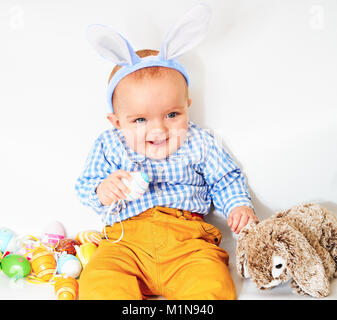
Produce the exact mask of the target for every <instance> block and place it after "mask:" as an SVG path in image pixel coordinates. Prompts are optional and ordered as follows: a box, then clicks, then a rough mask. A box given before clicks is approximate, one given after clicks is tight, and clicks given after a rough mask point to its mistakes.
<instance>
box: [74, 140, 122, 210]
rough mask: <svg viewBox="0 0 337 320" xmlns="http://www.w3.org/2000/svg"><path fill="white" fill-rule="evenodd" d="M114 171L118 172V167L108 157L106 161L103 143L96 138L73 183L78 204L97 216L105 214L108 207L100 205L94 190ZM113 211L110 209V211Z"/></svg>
mask: <svg viewBox="0 0 337 320" xmlns="http://www.w3.org/2000/svg"><path fill="white" fill-rule="evenodd" d="M116 170H118V166H117V165H116V163H115V162H114V161H112V160H110V157H109V161H108V160H107V157H106V154H105V152H104V147H103V141H102V139H101V138H98V139H97V140H96V141H95V143H94V145H93V147H92V148H91V151H90V152H89V155H88V157H87V160H86V163H85V168H84V170H83V172H82V174H81V175H80V176H79V178H78V179H77V181H76V183H75V191H76V193H77V196H78V197H79V200H80V202H81V203H82V204H83V205H85V206H89V207H91V208H92V209H94V210H95V211H96V212H97V213H98V214H99V215H101V214H102V213H104V212H106V211H107V209H108V208H109V207H110V206H109V205H108V206H103V205H102V204H101V202H100V201H99V199H98V197H97V194H96V188H97V187H98V185H99V184H100V183H101V181H103V180H104V179H105V178H106V177H108V176H109V175H110V174H111V173H112V172H114V171H116ZM116 206H117V203H116ZM115 209H116V208H112V211H114V210H115Z"/></svg>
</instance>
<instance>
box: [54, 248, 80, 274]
mask: <svg viewBox="0 0 337 320" xmlns="http://www.w3.org/2000/svg"><path fill="white" fill-rule="evenodd" d="M81 271H82V265H81V262H80V260H79V259H78V258H76V257H75V256H74V255H72V254H66V253H64V254H62V255H61V256H60V257H59V258H58V260H57V272H58V274H63V275H66V276H69V277H73V278H77V277H78V276H79V275H80V273H81Z"/></svg>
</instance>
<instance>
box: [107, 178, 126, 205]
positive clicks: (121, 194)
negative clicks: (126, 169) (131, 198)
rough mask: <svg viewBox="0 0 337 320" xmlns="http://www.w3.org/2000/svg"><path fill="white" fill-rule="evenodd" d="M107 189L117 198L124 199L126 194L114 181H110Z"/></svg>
mask: <svg viewBox="0 0 337 320" xmlns="http://www.w3.org/2000/svg"><path fill="white" fill-rule="evenodd" d="M109 190H110V192H113V193H114V194H115V195H116V196H117V197H118V200H120V199H126V195H125V194H124V192H123V191H122V190H121V189H120V186H119V184H118V183H116V182H115V181H111V183H110V186H109Z"/></svg>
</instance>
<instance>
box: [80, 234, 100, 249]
mask: <svg viewBox="0 0 337 320" xmlns="http://www.w3.org/2000/svg"><path fill="white" fill-rule="evenodd" d="M76 240H77V241H79V242H80V243H81V244H84V243H94V244H95V245H97V246H98V244H99V243H100V241H101V240H102V236H101V234H100V233H99V232H97V231H81V232H79V233H78V234H77V236H76Z"/></svg>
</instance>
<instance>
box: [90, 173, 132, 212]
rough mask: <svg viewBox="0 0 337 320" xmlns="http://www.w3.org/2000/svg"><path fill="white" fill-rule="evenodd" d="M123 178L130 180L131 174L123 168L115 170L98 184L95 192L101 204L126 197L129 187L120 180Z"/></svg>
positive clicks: (108, 203)
mask: <svg viewBox="0 0 337 320" xmlns="http://www.w3.org/2000/svg"><path fill="white" fill-rule="evenodd" d="M123 178H125V179H128V180H131V179H132V176H131V174H130V173H129V172H127V171H125V170H117V171H115V172H114V173H112V174H110V175H109V176H108V177H107V178H106V179H104V180H103V181H102V182H101V183H100V184H99V185H98V187H97V188H96V194H97V197H98V200H99V201H100V202H101V204H102V205H103V206H107V205H110V204H111V203H112V202H114V201H116V202H117V201H118V200H121V199H125V198H126V197H127V194H128V193H129V192H130V189H129V188H128V187H127V186H126V185H125V184H124V183H123V182H122V179H123Z"/></svg>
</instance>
